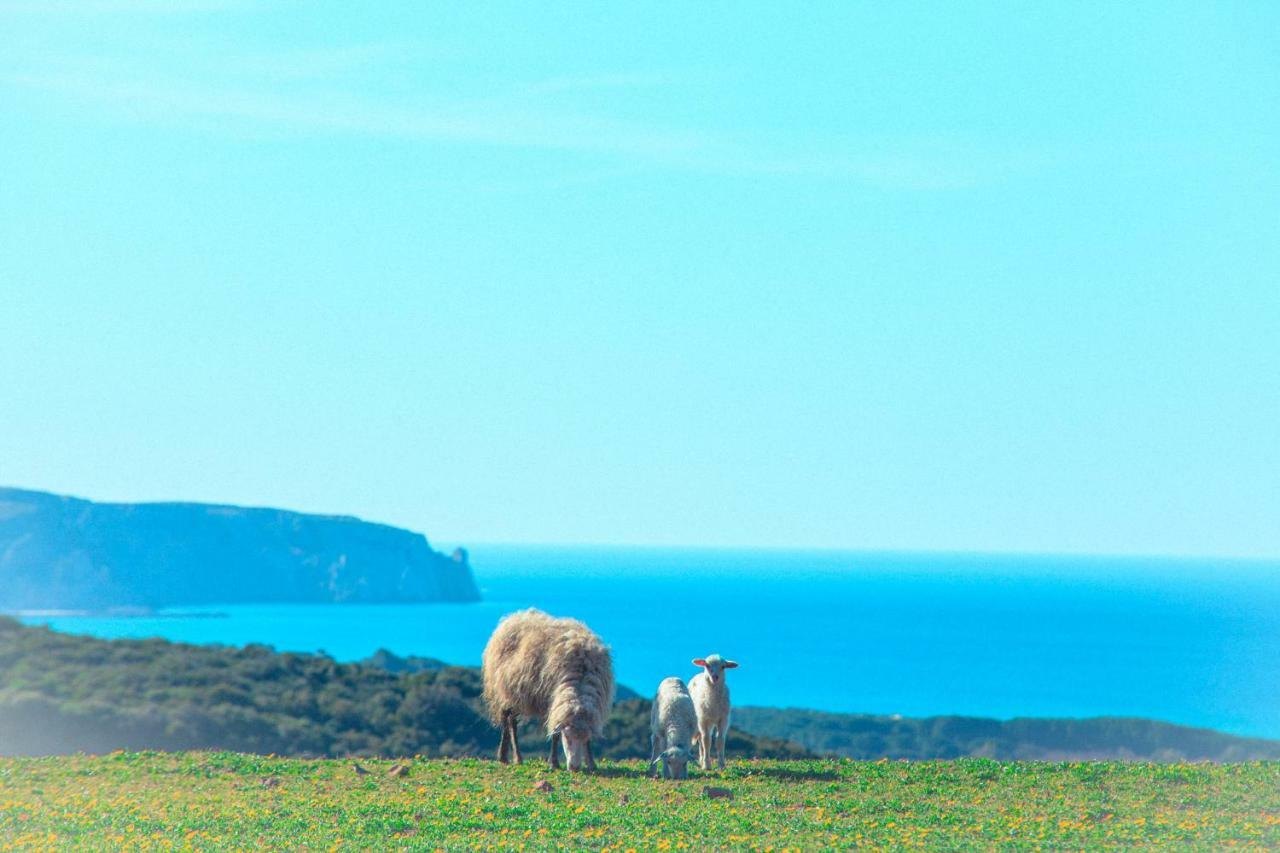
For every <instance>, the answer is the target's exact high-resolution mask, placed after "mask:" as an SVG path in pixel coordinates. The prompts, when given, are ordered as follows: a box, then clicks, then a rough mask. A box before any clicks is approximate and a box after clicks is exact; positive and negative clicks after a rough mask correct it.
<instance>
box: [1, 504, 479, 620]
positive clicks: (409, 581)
mask: <svg viewBox="0 0 1280 853" xmlns="http://www.w3.org/2000/svg"><path fill="white" fill-rule="evenodd" d="M479 597H480V594H479V591H478V590H477V588H476V584H475V579H474V578H473V577H472V575H471V567H470V565H469V564H468V562H467V554H466V552H465V551H464V550H462V549H458V550H457V551H455V552H454V553H453V554H452V555H451V556H446V555H444V554H441V553H439V552H437V551H433V550H432V549H431V546H430V545H428V544H427V540H426V537H424V536H423V535H422V534H420V533H412V532H410V531H408V530H401V529H399V528H395V527H388V526H386V525H382V524H371V523H369V522H365V521H360V520H359V519H356V518H349V517H345V516H323V515H304V514H302V513H296V512H286V511H284V510H278V509H248V508H244V507H236V506H215V505H210V504H182V503H154V504H105V503H92V502H90V501H86V500H80V499H77V498H68V497H61V496H59V495H51V494H46V493H43V492H32V491H26V490H22V489H7V488H0V610H19V609H55V608H56V609H89V610H98V609H103V608H109V607H164V606H174V605H197V604H232V603H243V602H281V601H290V602H391V601H399V602H405V601H475V600H477V599H479Z"/></svg>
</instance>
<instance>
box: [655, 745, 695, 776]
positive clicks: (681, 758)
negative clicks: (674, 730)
mask: <svg viewBox="0 0 1280 853" xmlns="http://www.w3.org/2000/svg"><path fill="white" fill-rule="evenodd" d="M689 760H690V759H689V751H688V750H687V749H682V748H680V747H678V746H669V747H667V748H666V749H665V750H663V751H662V752H661V753H659V755H658V757H657V758H655V759H653V761H651V762H650V763H649V769H650V770H651V771H653V770H657V769H658V768H659V767H661V768H662V778H663V779H688V778H689Z"/></svg>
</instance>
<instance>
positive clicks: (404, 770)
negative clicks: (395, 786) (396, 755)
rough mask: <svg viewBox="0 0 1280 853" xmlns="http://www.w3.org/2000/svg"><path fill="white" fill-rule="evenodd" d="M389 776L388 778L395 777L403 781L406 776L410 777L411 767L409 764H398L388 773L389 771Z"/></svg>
mask: <svg viewBox="0 0 1280 853" xmlns="http://www.w3.org/2000/svg"><path fill="white" fill-rule="evenodd" d="M387 775H388V776H394V777H396V778H397V779H403V778H405V777H406V776H408V775H409V765H408V764H396V765H394V766H393V767H392V768H391V769H390V770H388V771H387Z"/></svg>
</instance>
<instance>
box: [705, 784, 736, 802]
mask: <svg viewBox="0 0 1280 853" xmlns="http://www.w3.org/2000/svg"><path fill="white" fill-rule="evenodd" d="M702 796H704V797H706V798H707V799H709V800H732V799H733V791H730V790H729V789H728V788H713V787H711V786H710V785H707V786H706V787H704V788H703V789H702Z"/></svg>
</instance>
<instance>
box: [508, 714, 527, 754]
mask: <svg viewBox="0 0 1280 853" xmlns="http://www.w3.org/2000/svg"><path fill="white" fill-rule="evenodd" d="M519 721H520V720H519V718H518V717H516V715H515V714H512V715H511V720H510V726H511V752H512V753H513V754H514V755H515V759H516V764H520V763H521V762H523V761H524V759H523V758H522V757H521V756H520V739H519V738H517V737H516V724H517V723H518V722H519Z"/></svg>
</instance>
